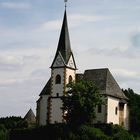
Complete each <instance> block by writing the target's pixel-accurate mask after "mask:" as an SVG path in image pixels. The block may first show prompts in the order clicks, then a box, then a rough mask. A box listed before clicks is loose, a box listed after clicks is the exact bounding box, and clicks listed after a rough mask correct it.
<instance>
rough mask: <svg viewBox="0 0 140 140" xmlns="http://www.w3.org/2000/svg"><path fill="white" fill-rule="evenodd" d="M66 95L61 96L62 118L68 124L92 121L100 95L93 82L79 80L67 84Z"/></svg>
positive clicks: (100, 100)
mask: <svg viewBox="0 0 140 140" xmlns="http://www.w3.org/2000/svg"><path fill="white" fill-rule="evenodd" d="M67 88H68V91H67V95H66V96H64V97H62V100H63V108H62V110H63V111H64V119H65V120H66V122H67V123H68V124H70V125H76V126H77V125H80V124H83V123H92V121H93V119H95V117H96V115H95V108H96V106H97V105H101V104H102V103H103V101H102V98H101V97H102V95H101V94H100V93H99V89H98V88H97V87H96V86H95V85H94V84H93V82H87V81H79V82H76V83H70V84H68V85H67Z"/></svg>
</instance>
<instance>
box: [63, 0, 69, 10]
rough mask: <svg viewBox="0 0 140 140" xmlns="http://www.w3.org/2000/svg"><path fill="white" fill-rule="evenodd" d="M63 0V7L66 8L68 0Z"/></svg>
mask: <svg viewBox="0 0 140 140" xmlns="http://www.w3.org/2000/svg"><path fill="white" fill-rule="evenodd" d="M64 2H65V8H66V7H67V2H68V0H64Z"/></svg>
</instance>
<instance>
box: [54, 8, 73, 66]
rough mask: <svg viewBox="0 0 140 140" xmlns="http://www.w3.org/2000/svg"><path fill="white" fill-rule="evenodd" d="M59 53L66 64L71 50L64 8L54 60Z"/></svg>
mask: <svg viewBox="0 0 140 140" xmlns="http://www.w3.org/2000/svg"><path fill="white" fill-rule="evenodd" d="M59 53H60V54H61V56H62V57H63V60H64V62H65V64H67V62H68V60H69V58H70V56H71V54H72V51H71V45H70V37H69V30H68V23H67V13H66V10H65V12H64V18H63V24H62V28H61V33H60V38H59V42H58V47H57V51H56V55H55V58H54V61H55V59H56V57H57V56H58V54H59ZM54 61H53V63H54ZM53 63H52V65H53ZM51 67H52V66H51Z"/></svg>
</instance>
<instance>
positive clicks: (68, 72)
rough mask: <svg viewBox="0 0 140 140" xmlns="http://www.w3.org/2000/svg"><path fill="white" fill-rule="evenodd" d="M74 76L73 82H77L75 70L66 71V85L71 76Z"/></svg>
mask: <svg viewBox="0 0 140 140" xmlns="http://www.w3.org/2000/svg"><path fill="white" fill-rule="evenodd" d="M70 75H71V76H72V79H73V81H75V70H72V69H68V68H67V69H66V84H68V83H69V76H70Z"/></svg>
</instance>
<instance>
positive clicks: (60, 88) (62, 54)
mask: <svg viewBox="0 0 140 140" xmlns="http://www.w3.org/2000/svg"><path fill="white" fill-rule="evenodd" d="M76 69H77V68H76V64H75V60H74V56H73V52H72V50H71V45H70V38H69V31H68V23H67V12H66V9H65V12H64V18H63V23H62V28H61V33H60V38H59V42H58V47H57V51H56V54H55V57H54V60H53V62H52V65H51V96H50V98H49V100H48V103H49V105H48V106H49V109H48V117H47V118H48V122H49V123H61V122H63V112H62V109H61V107H62V100H61V97H62V96H63V95H66V90H67V89H66V85H67V84H68V83H69V82H72V81H75V74H76Z"/></svg>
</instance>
